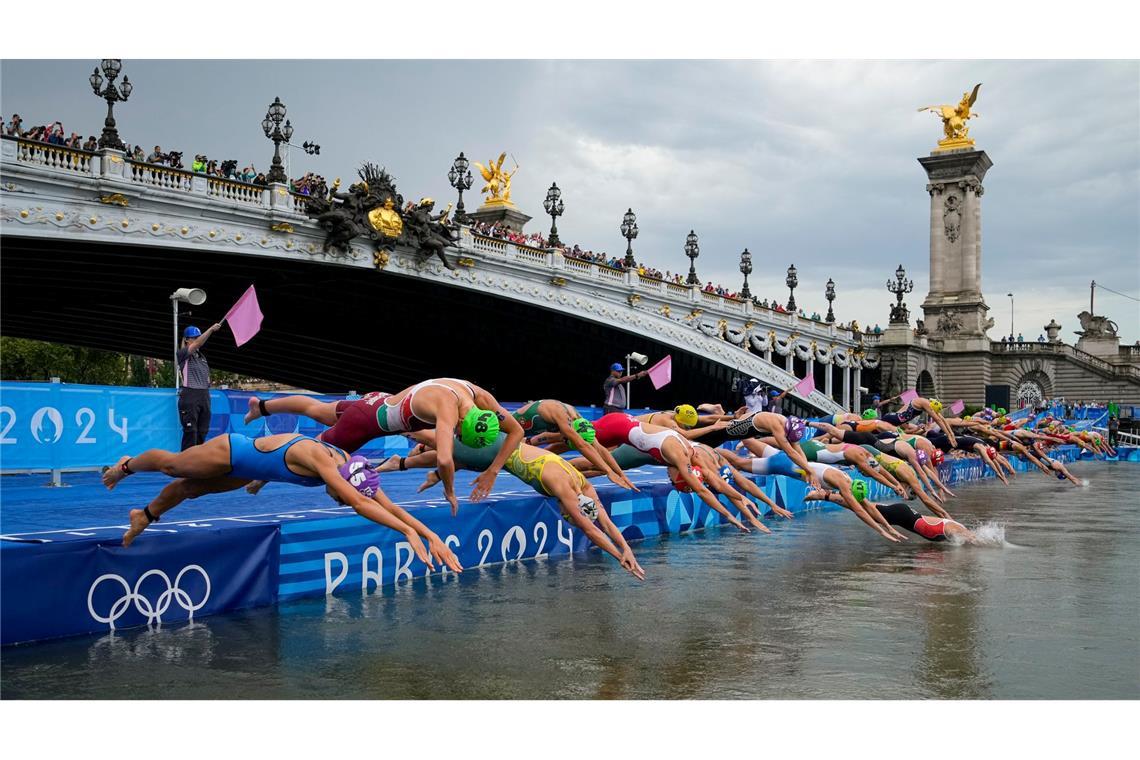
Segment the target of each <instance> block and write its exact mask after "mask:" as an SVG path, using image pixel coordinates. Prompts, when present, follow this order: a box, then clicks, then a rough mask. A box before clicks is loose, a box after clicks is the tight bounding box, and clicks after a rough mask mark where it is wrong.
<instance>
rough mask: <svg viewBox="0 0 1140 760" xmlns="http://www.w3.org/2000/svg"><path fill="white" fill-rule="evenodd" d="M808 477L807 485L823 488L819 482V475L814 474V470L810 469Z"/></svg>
mask: <svg viewBox="0 0 1140 760" xmlns="http://www.w3.org/2000/svg"><path fill="white" fill-rule="evenodd" d="M808 478H809V480H808V485H809V486H811V487H812V488H819V489H822V488H823V484H822V483H820V482H819V475H816V473H815V470H811V471H810V474H809V475H808Z"/></svg>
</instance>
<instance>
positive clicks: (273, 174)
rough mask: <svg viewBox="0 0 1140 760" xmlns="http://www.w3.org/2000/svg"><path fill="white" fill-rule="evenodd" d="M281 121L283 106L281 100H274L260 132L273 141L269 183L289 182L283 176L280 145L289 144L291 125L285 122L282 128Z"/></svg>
mask: <svg viewBox="0 0 1140 760" xmlns="http://www.w3.org/2000/svg"><path fill="white" fill-rule="evenodd" d="M282 121H285V104H284V103H282V102H281V98H274V99H273V102H272V103H270V104H269V110H268V111H266V112H265V118H264V119H262V121H261V130H262V131H263V132H265V136H266V137H268V138H269V139H270V140H272V141H273V165H272V166H271V167H269V174H267V175H266V179H267V180H269V182H270V183H274V182H279V183H281V184H286V183H288V182H289V177H287V176H286V175H285V167H284V166H282V164H281V143H283V142H289V138H290V137H292V136H293V125H292V124H291V123H289V122H288V121H285V126H284V127H282V126H281V122H282Z"/></svg>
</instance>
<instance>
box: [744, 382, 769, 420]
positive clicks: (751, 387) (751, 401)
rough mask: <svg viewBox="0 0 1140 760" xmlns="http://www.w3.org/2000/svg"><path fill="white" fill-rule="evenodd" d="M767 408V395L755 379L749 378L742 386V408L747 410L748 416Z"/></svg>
mask: <svg viewBox="0 0 1140 760" xmlns="http://www.w3.org/2000/svg"><path fill="white" fill-rule="evenodd" d="M767 406H768V394H767V393H766V392H765V390H764V386H763V385H762V384H761V383H760V380H758V379H757V378H755V377H753V378H750V379H749V380H748V383H747V384H746V385H745V386H744V407H745V409H747V410H748V414H756V413H757V412H762V411H764V409H765V407H767Z"/></svg>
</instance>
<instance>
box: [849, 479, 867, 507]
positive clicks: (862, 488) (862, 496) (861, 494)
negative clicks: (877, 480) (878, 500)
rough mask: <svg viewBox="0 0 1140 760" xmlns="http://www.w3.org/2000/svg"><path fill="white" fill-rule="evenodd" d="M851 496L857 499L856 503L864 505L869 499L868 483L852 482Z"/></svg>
mask: <svg viewBox="0 0 1140 760" xmlns="http://www.w3.org/2000/svg"><path fill="white" fill-rule="evenodd" d="M851 495H852V496H854V497H855V501H857V502H859V503H860V504H862V503H863V502H864V501H865V500H866V499H867V483H866V482H865V481H862V480H855V481H852V483H851Z"/></svg>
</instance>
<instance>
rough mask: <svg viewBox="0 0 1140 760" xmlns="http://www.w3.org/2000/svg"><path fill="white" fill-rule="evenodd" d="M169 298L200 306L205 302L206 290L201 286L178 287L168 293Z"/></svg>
mask: <svg viewBox="0 0 1140 760" xmlns="http://www.w3.org/2000/svg"><path fill="white" fill-rule="evenodd" d="M170 300H171V301H181V302H183V303H188V304H190V305H191V306H201V305H202V304H204V303H206V291H204V290H202V289H201V288H179V289H178V290H176V291H174V292H173V293H171V294H170Z"/></svg>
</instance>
